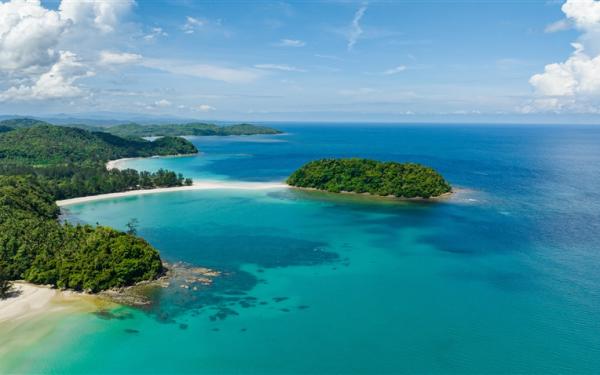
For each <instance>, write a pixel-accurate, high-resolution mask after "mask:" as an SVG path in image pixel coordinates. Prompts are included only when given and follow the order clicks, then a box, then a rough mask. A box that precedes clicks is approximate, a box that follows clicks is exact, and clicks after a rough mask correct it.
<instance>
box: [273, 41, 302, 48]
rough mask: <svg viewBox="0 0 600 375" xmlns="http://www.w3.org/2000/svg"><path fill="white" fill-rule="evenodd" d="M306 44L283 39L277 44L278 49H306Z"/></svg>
mask: <svg viewBox="0 0 600 375" xmlns="http://www.w3.org/2000/svg"><path fill="white" fill-rule="evenodd" d="M305 45H306V42H304V41H302V40H297V39H281V40H280V41H279V42H277V43H275V46H277V47H304V46H305Z"/></svg>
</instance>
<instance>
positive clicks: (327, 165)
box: [286, 158, 452, 199]
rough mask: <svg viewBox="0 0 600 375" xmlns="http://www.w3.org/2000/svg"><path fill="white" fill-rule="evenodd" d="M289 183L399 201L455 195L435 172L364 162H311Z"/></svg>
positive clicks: (407, 165)
mask: <svg viewBox="0 0 600 375" xmlns="http://www.w3.org/2000/svg"><path fill="white" fill-rule="evenodd" d="M286 182H287V184H288V185H290V186H294V187H299V188H309V189H317V190H322V191H328V192H333V193H341V192H347V193H360V194H371V195H378V196H393V197H397V198H423V199H429V198H433V197H439V196H441V195H444V194H447V193H450V192H451V191H452V187H451V186H450V184H449V183H448V182H447V181H446V180H445V179H444V177H442V175H440V174H439V173H438V172H437V171H435V170H434V169H433V168H430V167H426V166H423V165H420V164H415V163H397V162H393V161H390V162H381V161H376V160H369V159H361V158H346V159H321V160H315V161H311V162H309V163H307V164H305V165H304V166H302V167H301V168H299V169H298V170H296V171H295V172H294V173H292V174H291V175H290V176H289V177H288V179H287V181H286Z"/></svg>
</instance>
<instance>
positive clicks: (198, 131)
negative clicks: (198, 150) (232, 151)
mask: <svg viewBox="0 0 600 375" xmlns="http://www.w3.org/2000/svg"><path fill="white" fill-rule="evenodd" d="M103 130H104V131H106V132H109V133H111V134H115V135H118V136H121V137H152V136H185V135H204V136H207V135H217V136H227V135H257V134H280V133H281V131H279V130H277V129H273V128H269V127H266V126H258V125H251V124H237V125H229V126H218V125H214V124H205V123H187V124H160V125H140V124H135V123H134V124H123V125H116V126H111V127H108V128H105V129H103Z"/></svg>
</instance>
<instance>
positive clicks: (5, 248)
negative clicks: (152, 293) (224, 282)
mask: <svg viewBox="0 0 600 375" xmlns="http://www.w3.org/2000/svg"><path fill="white" fill-rule="evenodd" d="M11 125H13V126H12V127H11V129H9V130H8V131H5V132H1V133H0V292H2V290H3V289H6V290H7V291H8V289H7V288H9V287H10V280H15V279H24V280H27V281H29V282H33V283H40V284H52V285H54V286H56V287H60V288H71V289H76V290H86V291H91V292H97V291H100V290H104V289H108V288H113V287H120V286H126V285H131V284H134V283H136V282H139V281H142V280H148V279H153V278H156V277H157V276H159V275H160V274H161V273H162V271H163V268H162V262H161V260H160V256H159V254H158V252H157V251H156V250H155V249H154V248H152V246H150V245H149V244H148V243H147V242H146V241H144V240H143V239H141V238H139V237H136V236H135V231H131V228H130V231H129V233H123V232H119V231H116V230H114V229H111V228H107V227H102V226H96V227H92V226H89V225H71V224H68V223H64V224H61V223H60V222H59V221H58V215H59V213H60V210H59V208H58V207H57V206H56V204H55V203H54V201H55V200H57V199H66V198H72V197H78V196H85V195H91V194H100V193H111V192H117V191H126V190H132V189H140V188H154V187H159V186H160V187H162V186H180V185H183V184H191V180H189V179H184V177H183V176H182V175H178V174H176V173H174V172H172V171H166V170H159V171H157V172H155V173H150V172H138V171H135V170H131V169H127V170H117V169H113V170H110V171H108V170H106V168H105V163H106V162H107V161H108V160H109V159H116V158H122V157H137V156H150V155H171V154H187V153H193V152H197V149H196V148H195V147H194V146H193V145H192V144H191V143H190V142H189V141H187V140H185V139H182V138H174V137H164V138H161V139H159V140H157V141H155V142H150V141H146V140H143V139H133V138H132V139H123V138H120V137H117V136H114V135H112V134H108V133H100V132H90V131H87V130H83V129H75V128H69V127H56V126H51V125H45V124H42V125H38V124H35V123H33V122H28V121H26V122H24V123H12V124H11ZM4 293H6V292H4Z"/></svg>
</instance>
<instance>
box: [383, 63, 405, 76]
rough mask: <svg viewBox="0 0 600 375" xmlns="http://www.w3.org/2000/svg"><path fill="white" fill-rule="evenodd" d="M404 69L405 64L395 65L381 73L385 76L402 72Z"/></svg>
mask: <svg viewBox="0 0 600 375" xmlns="http://www.w3.org/2000/svg"><path fill="white" fill-rule="evenodd" d="M405 70H406V66H404V65H398V66H397V67H395V68H391V69H388V70H386V71H384V72H383V73H381V74H383V75H385V76H390V75H394V74H398V73H401V72H403V71H405Z"/></svg>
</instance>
